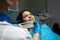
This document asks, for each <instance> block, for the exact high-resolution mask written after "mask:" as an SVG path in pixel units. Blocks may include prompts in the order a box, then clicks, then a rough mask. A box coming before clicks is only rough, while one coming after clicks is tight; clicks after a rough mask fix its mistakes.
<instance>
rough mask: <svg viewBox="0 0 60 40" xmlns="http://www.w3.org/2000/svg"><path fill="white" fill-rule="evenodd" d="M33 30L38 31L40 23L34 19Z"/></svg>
mask: <svg viewBox="0 0 60 40" xmlns="http://www.w3.org/2000/svg"><path fill="white" fill-rule="evenodd" d="M34 25H35V26H34V31H35V33H40V30H41V25H40V24H39V23H38V22H37V21H34Z"/></svg>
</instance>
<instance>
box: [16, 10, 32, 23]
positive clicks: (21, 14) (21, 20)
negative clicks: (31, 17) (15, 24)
mask: <svg viewBox="0 0 60 40" xmlns="http://www.w3.org/2000/svg"><path fill="white" fill-rule="evenodd" d="M25 11H29V12H31V13H32V11H30V10H29V9H25V10H23V11H21V12H20V13H19V15H18V16H17V20H20V22H19V23H22V22H23V12H25Z"/></svg>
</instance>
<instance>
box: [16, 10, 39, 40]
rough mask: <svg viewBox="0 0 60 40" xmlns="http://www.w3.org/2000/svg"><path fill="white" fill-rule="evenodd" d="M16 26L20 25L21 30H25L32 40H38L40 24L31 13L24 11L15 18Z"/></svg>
mask: <svg viewBox="0 0 60 40" xmlns="http://www.w3.org/2000/svg"><path fill="white" fill-rule="evenodd" d="M17 21H18V22H17V24H22V26H23V28H27V29H28V31H29V32H30V34H31V35H32V37H33V40H40V24H39V23H38V22H37V21H35V17H34V15H33V14H32V12H31V11H30V10H28V9H25V10H23V11H21V12H20V13H19V15H18V16H17Z"/></svg>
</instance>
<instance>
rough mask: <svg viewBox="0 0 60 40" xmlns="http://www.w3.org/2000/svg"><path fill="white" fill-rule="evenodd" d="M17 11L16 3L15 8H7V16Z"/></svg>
mask: <svg viewBox="0 0 60 40" xmlns="http://www.w3.org/2000/svg"><path fill="white" fill-rule="evenodd" d="M17 11H19V8H18V3H17V4H16V7H15V8H14V9H10V8H8V14H11V13H14V12H17Z"/></svg>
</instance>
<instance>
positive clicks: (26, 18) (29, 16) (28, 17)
mask: <svg viewBox="0 0 60 40" xmlns="http://www.w3.org/2000/svg"><path fill="white" fill-rule="evenodd" d="M34 20H35V17H34V16H33V15H32V13H31V12H29V11H24V12H23V21H24V22H28V21H34Z"/></svg>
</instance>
